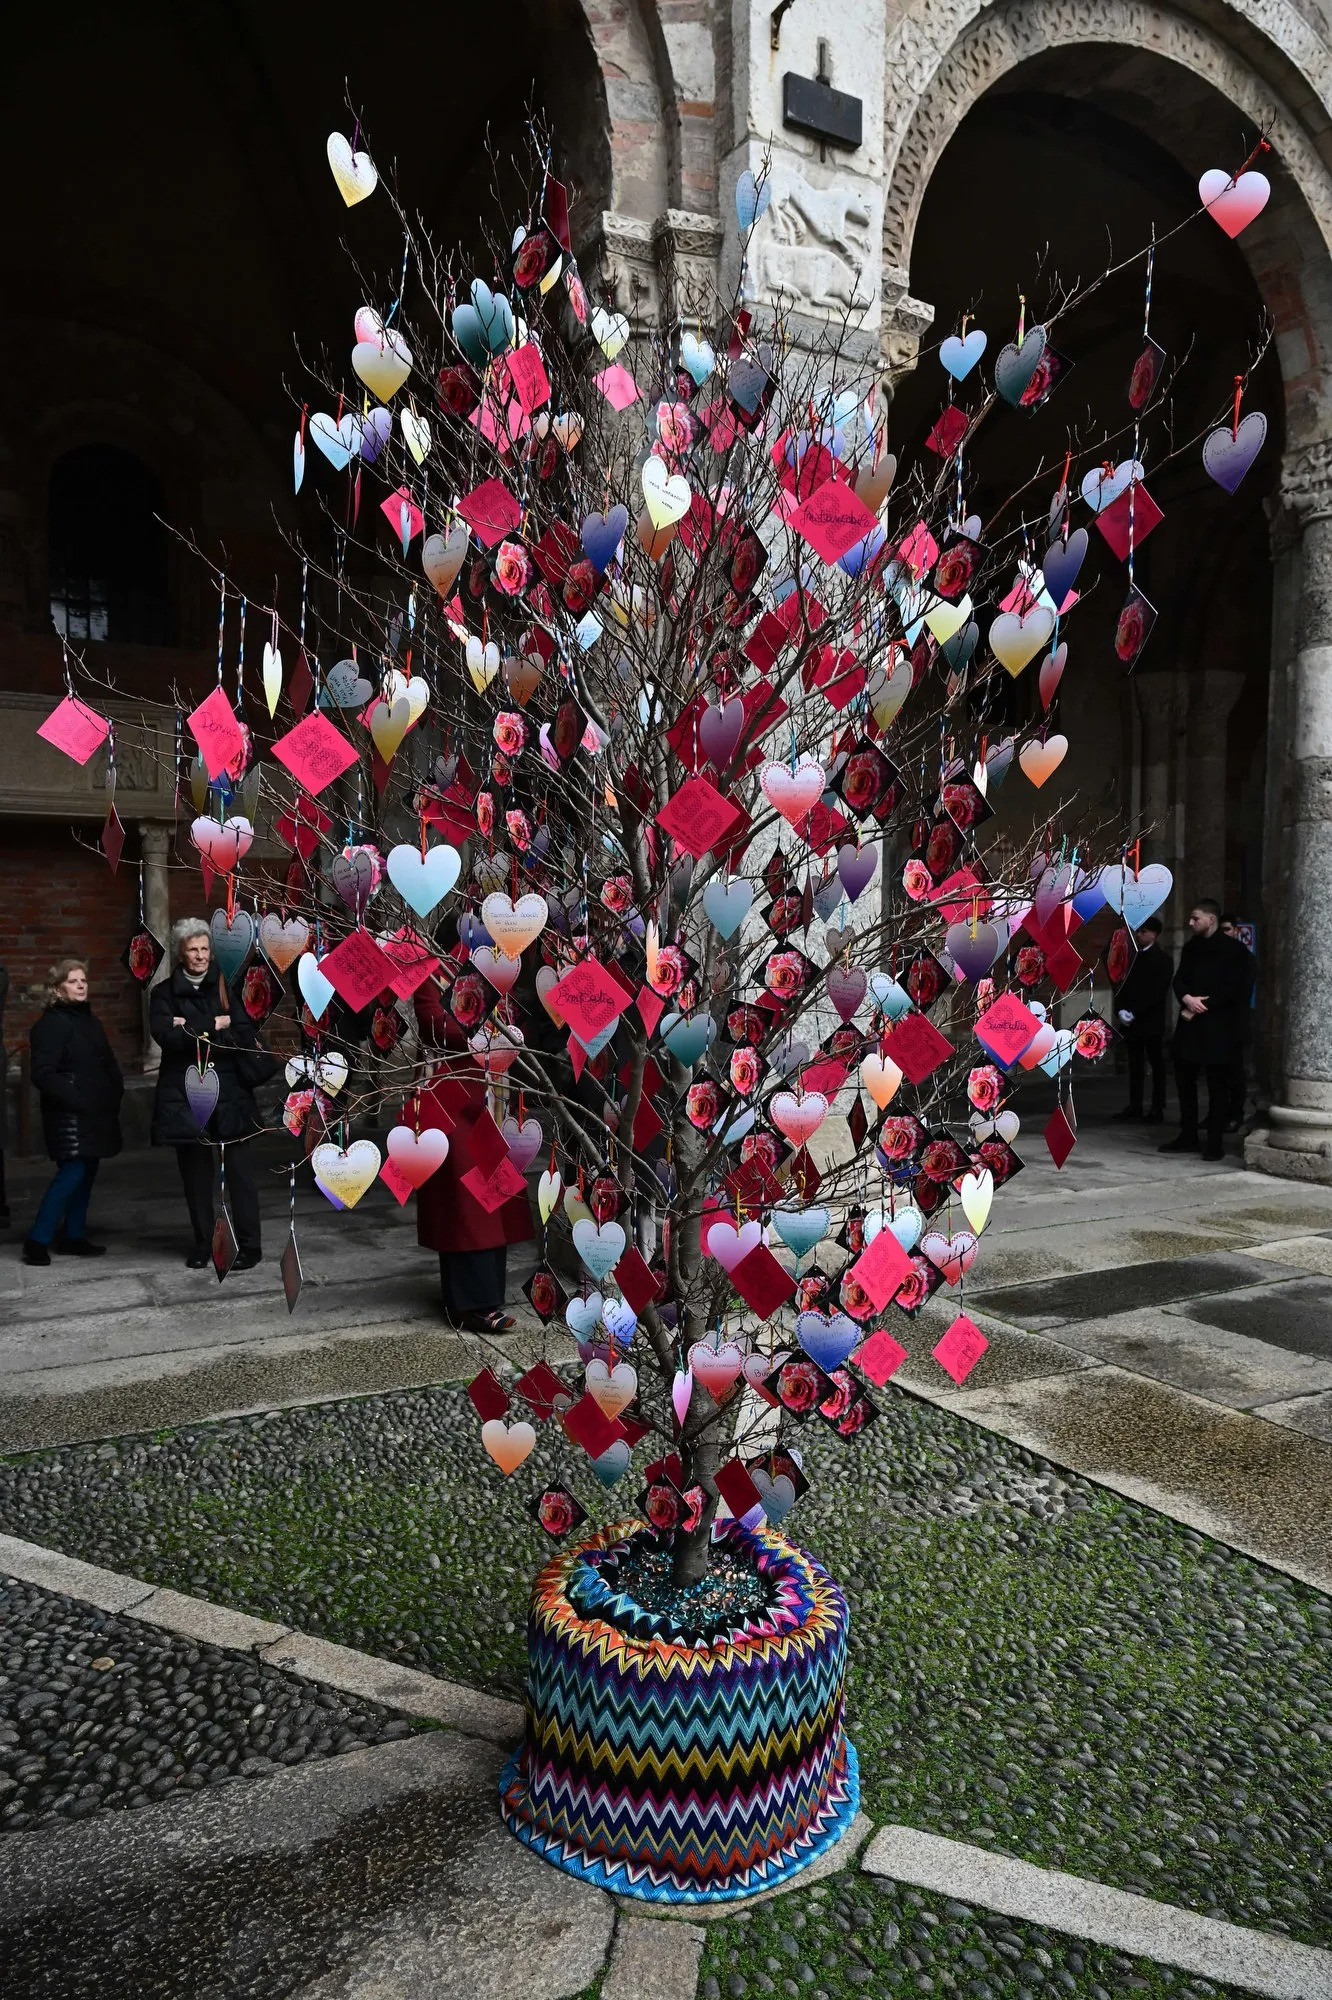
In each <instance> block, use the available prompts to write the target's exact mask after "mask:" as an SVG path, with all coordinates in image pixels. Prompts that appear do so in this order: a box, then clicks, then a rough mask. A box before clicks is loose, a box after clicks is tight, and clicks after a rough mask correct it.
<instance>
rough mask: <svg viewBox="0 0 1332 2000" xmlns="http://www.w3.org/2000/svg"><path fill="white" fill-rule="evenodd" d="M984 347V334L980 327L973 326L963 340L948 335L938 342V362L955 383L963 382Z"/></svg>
mask: <svg viewBox="0 0 1332 2000" xmlns="http://www.w3.org/2000/svg"><path fill="white" fill-rule="evenodd" d="M985 347H986V338H985V334H984V333H983V332H982V330H981V328H980V327H978V326H973V327H972V329H971V332H970V333H969V334H968V335H967V336H966V338H965V339H963V338H962V337H961V336H960V335H959V334H956V333H950V334H949V336H948V338H947V339H946V340H942V341H940V343H939V360H940V361H941V362H942V364H943V366H944V367H945V368H946V369H947V371H948V373H949V374H950V375H951V376H952V378H953V380H954V381H955V382H965V381H966V379H967V377H968V375H970V373H971V371H972V369H973V368H974V367H975V366H976V363H977V362H978V361H979V360H980V358H981V356H982V354H984V352H985Z"/></svg>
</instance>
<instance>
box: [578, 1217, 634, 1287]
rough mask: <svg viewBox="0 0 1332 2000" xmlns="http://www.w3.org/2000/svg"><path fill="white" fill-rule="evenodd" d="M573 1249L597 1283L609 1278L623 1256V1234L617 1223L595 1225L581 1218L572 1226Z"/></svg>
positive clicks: (586, 1218)
mask: <svg viewBox="0 0 1332 2000" xmlns="http://www.w3.org/2000/svg"><path fill="white" fill-rule="evenodd" d="M573 1241H574V1249H575V1250H576V1251H577V1252H578V1255H579V1257H580V1258H581V1259H582V1261H583V1263H584V1264H585V1265H586V1266H587V1268H588V1270H589V1271H590V1272H591V1273H592V1276H593V1277H594V1278H595V1279H597V1281H598V1282H600V1280H601V1279H602V1278H606V1277H609V1276H610V1273H611V1272H612V1271H613V1270H614V1269H615V1266H616V1265H617V1264H618V1263H619V1261H620V1259H621V1257H623V1255H624V1245H625V1234H624V1230H623V1228H622V1227H621V1225H620V1224H619V1223H618V1222H602V1223H596V1222H593V1221H591V1220H589V1218H588V1217H587V1216H581V1217H580V1218H579V1220H578V1221H577V1222H575V1224H574V1226H573Z"/></svg>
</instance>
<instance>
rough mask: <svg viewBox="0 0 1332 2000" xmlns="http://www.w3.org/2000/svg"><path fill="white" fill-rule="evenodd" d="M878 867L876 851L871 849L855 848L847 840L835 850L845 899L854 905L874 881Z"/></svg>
mask: <svg viewBox="0 0 1332 2000" xmlns="http://www.w3.org/2000/svg"><path fill="white" fill-rule="evenodd" d="M878 865H879V856H878V850H877V849H876V848H873V847H857V846H856V845H855V843H854V841H850V840H848V841H847V842H846V843H845V845H844V846H842V847H839V848H838V850H837V873H838V875H839V877H840V878H841V883H842V887H843V889H845V891H846V899H847V901H848V902H849V903H854V902H855V900H856V897H857V896H860V895H863V893H864V892H865V890H866V889H868V887H869V885H870V883H871V882H872V881H873V880H874V871H875V869H876V868H877V867H878Z"/></svg>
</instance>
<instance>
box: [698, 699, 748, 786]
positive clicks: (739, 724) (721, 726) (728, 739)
mask: <svg viewBox="0 0 1332 2000" xmlns="http://www.w3.org/2000/svg"><path fill="white" fill-rule="evenodd" d="M744 727H745V705H744V703H743V702H742V701H741V700H740V699H739V698H738V697H737V698H736V699H735V700H734V701H728V702H726V703H725V704H724V705H723V706H721V707H715V708H714V707H713V706H711V705H709V706H708V707H707V708H705V709H704V711H703V713H702V715H701V716H700V718H699V724H698V740H699V743H700V744H701V745H702V749H703V755H704V756H705V757H706V758H707V759H708V762H709V763H710V764H715V765H716V767H717V769H718V771H724V770H725V769H726V767H727V765H728V764H729V763H730V761H731V759H732V757H734V755H735V749H736V745H737V744H738V743H739V741H740V738H741V736H742V735H743V733H744Z"/></svg>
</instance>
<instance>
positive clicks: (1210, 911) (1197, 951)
mask: <svg viewBox="0 0 1332 2000" xmlns="http://www.w3.org/2000/svg"><path fill="white" fill-rule="evenodd" d="M1189 932H1190V936H1189V939H1188V942H1187V943H1186V944H1185V946H1184V949H1183V950H1182V951H1181V952H1180V955H1179V970H1178V972H1177V973H1176V974H1175V981H1174V987H1175V997H1176V999H1177V1000H1178V1001H1179V1022H1178V1025H1177V1026H1176V1029H1175V1043H1174V1053H1175V1088H1176V1090H1177V1091H1178V1092H1179V1124H1180V1130H1179V1136H1178V1138H1175V1139H1171V1140H1169V1141H1168V1142H1167V1144H1166V1145H1164V1146H1162V1148H1161V1151H1162V1152H1163V1153H1191V1152H1196V1151H1197V1149H1198V1078H1199V1075H1200V1074H1201V1073H1202V1072H1203V1071H1206V1073H1207V1134H1206V1141H1205V1143H1204V1145H1203V1148H1202V1156H1203V1158H1204V1159H1205V1160H1220V1159H1222V1158H1224V1156H1225V1149H1224V1147H1223V1146H1222V1143H1221V1138H1222V1134H1223V1133H1224V1131H1225V1129H1226V1121H1227V1119H1228V1117H1229V1113H1230V1091H1231V1074H1232V1070H1233V1068H1234V1062H1235V1055H1236V1051H1237V1050H1239V1049H1241V1048H1242V1047H1243V1044H1244V1030H1245V1026H1246V1021H1245V1011H1244V1010H1245V1008H1246V1007H1247V1006H1248V1004H1249V992H1250V989H1251V987H1252V984H1253V960H1252V959H1251V958H1250V957H1249V954H1248V952H1247V951H1246V950H1245V949H1244V946H1243V945H1242V944H1241V943H1240V942H1239V940H1238V938H1228V937H1227V936H1226V935H1225V933H1224V931H1223V930H1222V929H1221V905H1220V904H1219V903H1214V902H1213V901H1212V899H1211V897H1210V896H1202V897H1200V898H1199V899H1198V901H1197V903H1195V905H1194V907H1193V910H1192V912H1191V913H1190V916H1189Z"/></svg>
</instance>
